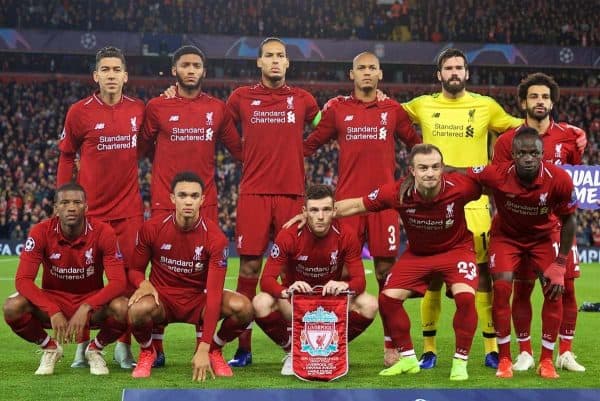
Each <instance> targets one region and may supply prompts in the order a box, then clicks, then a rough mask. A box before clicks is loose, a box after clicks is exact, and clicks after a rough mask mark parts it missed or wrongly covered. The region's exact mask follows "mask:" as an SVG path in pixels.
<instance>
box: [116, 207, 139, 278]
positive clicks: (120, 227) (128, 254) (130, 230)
mask: <svg viewBox="0 0 600 401" xmlns="http://www.w3.org/2000/svg"><path fill="white" fill-rule="evenodd" d="M143 222H144V216H142V215H139V216H133V217H126V218H124V219H118V220H108V221H107V223H108V224H110V225H111V227H112V228H113V229H114V230H115V232H116V233H117V239H118V240H119V250H120V251H121V254H123V261H124V262H125V266H126V267H127V264H128V263H129V261H131V259H132V258H133V253H134V252H135V239H136V238H137V233H138V231H139V229H140V228H141V227H142V223H143Z"/></svg>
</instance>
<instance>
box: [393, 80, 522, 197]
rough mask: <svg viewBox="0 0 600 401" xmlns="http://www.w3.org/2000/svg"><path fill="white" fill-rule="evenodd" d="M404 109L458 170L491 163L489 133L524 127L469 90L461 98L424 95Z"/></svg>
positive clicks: (404, 104) (501, 109) (440, 94)
mask: <svg viewBox="0 0 600 401" xmlns="http://www.w3.org/2000/svg"><path fill="white" fill-rule="evenodd" d="M402 106H404V109H405V110H406V112H407V113H408V115H409V116H410V119H411V120H412V121H413V123H415V124H418V125H419V126H420V127H421V132H422V134H423V142H424V143H431V144H433V145H435V146H437V147H438V148H440V150H441V151H442V154H443V156H444V163H445V164H448V165H450V166H455V167H471V166H483V165H485V164H488V163H489V159H490V157H489V154H488V132H489V131H492V132H495V133H498V134H499V133H502V132H504V131H506V130H508V129H509V128H513V127H518V126H519V125H521V124H523V120H522V119H519V118H515V117H513V116H511V115H510V114H508V113H506V112H505V111H504V109H503V108H502V106H500V105H499V104H498V103H497V102H496V101H495V100H494V99H492V98H491V97H489V96H483V95H480V94H477V93H473V92H468V91H467V93H466V94H465V95H464V96H462V97H460V98H458V99H449V98H446V97H444V96H443V94H442V93H441V92H440V93H434V94H432V95H423V96H419V97H416V98H414V99H413V100H411V101H409V102H407V103H403V104H402ZM487 202H488V200H487V197H485V196H484V197H482V198H481V199H480V200H479V201H475V202H471V203H470V204H469V206H471V207H474V206H485V205H486V204H487ZM475 203H476V204H477V205H475Z"/></svg>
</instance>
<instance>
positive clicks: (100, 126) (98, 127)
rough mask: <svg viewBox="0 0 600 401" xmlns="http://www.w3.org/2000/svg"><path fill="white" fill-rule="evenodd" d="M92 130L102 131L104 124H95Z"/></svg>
mask: <svg viewBox="0 0 600 401" xmlns="http://www.w3.org/2000/svg"><path fill="white" fill-rule="evenodd" d="M94 129H104V123H98V124H96V126H95V127H94Z"/></svg>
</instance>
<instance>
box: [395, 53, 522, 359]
mask: <svg viewBox="0 0 600 401" xmlns="http://www.w3.org/2000/svg"><path fill="white" fill-rule="evenodd" d="M437 79H438V80H439V81H440V82H441V84H442V91H441V92H440V93H435V94H433V95H423V96H419V97H417V98H415V99H413V100H411V101H409V102H408V103H404V104H403V106H404V108H405V110H406V111H407V113H408V115H409V116H410V118H411V119H412V121H413V122H414V123H416V124H418V125H420V127H421V131H422V134H423V142H425V143H431V144H434V145H436V146H437V147H438V148H440V150H441V151H442V153H443V155H444V159H445V161H446V163H447V164H449V165H452V166H456V167H467V166H478V165H484V164H487V163H488V160H489V154H488V132H489V131H493V132H496V133H501V132H504V131H506V130H507V129H509V128H511V127H517V126H519V125H521V123H522V120H520V119H517V118H514V117H512V116H510V115H508V114H507V113H506V112H505V111H504V110H503V109H502V107H501V106H500V105H499V104H498V103H496V101H495V100H494V99H492V98H491V97H488V96H482V95H479V94H477V93H473V92H469V91H467V90H466V88H465V87H466V81H467V80H468V79H469V70H468V65H467V58H466V56H465V55H464V53H463V52H462V51H460V50H458V49H446V50H444V51H443V52H442V53H440V55H439V56H438V60H437ZM465 215H466V218H467V225H468V228H469V231H471V232H472V233H473V238H474V241H475V250H476V253H477V263H478V265H479V275H480V279H479V288H478V290H477V294H476V296H475V298H476V302H475V304H476V306H477V314H478V317H479V325H480V327H481V329H482V331H483V337H484V346H485V353H486V356H485V365H486V366H489V367H491V368H494V369H495V368H497V365H498V354H497V346H496V335H495V332H494V325H493V323H492V314H491V305H492V293H491V283H490V277H489V272H488V269H487V261H488V256H487V241H488V237H489V229H490V224H491V217H490V210H489V200H488V197H487V196H482V197H481V198H480V199H478V200H476V201H474V202H471V203H469V204H468V205H467V206H466V212H465ZM441 285H442V283H441V281H440V280H435V281H434V282H433V283H432V285H431V286H430V288H429V289H428V291H427V293H426V294H425V297H424V298H423V301H422V303H421V322H422V328H423V337H424V354H423V356H422V357H421V367H422V368H424V369H430V368H433V367H435V365H436V362H437V356H436V353H437V349H436V344H435V335H436V331H437V322H438V320H439V316H440V313H441V291H440V289H441Z"/></svg>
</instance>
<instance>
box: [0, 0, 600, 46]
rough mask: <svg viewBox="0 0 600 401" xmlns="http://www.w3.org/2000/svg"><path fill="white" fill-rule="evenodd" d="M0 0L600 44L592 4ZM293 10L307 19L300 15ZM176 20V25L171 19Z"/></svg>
mask: <svg viewBox="0 0 600 401" xmlns="http://www.w3.org/2000/svg"><path fill="white" fill-rule="evenodd" d="M379 3H380V2H378V1H377V0H352V1H345V0H309V1H306V0H285V1H279V0H278V1H274V0H243V1H239V0H226V1H219V2H216V1H215V2H211V1H198V0H119V1H106V0H104V1H87V0H86V1H84V0H74V1H64V0H54V1H47V2H37V1H32V0H27V1H17V0H1V1H0V5H1V7H0V26H2V27H17V28H24V29H27V28H28V29H32V28H33V29H40V28H41V29H48V28H49V29H77V30H111V31H133V32H161V33H192V32H193V33H207V34H227V35H258V36H264V35H265V34H266V33H267V32H266V31H265V28H266V27H268V33H269V34H272V35H276V36H283V37H306V38H339V39H348V38H354V39H376V40H397V41H410V40H421V41H434V42H440V41H463V42H492V43H534V44H554V45H556V44H560V45H567V46H598V45H599V44H600V25H599V24H598V21H597V19H596V18H595V16H597V15H598V14H599V13H600V5H599V4H598V2H595V1H586V0H573V1H569V2H565V1H560V0H550V1H540V0H527V1H525V2H523V1H517V0H509V1H501V2H498V1H495V0H482V1H477V2H474V1H473V0H454V1H449V0H433V1H416V0H398V1H396V2H395V3H394V4H392V5H389V4H379ZM382 3H383V2H382ZM298 15H303V16H306V18H303V19H302V20H299V19H298V18H297V16H298ZM172 21H177V22H176V23H171V22H172Z"/></svg>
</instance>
